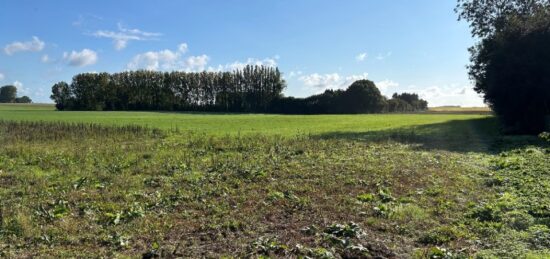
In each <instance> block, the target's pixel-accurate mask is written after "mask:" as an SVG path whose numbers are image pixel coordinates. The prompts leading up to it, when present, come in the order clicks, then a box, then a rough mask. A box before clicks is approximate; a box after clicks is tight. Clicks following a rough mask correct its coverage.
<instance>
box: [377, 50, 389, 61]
mask: <svg viewBox="0 0 550 259" xmlns="http://www.w3.org/2000/svg"><path fill="white" fill-rule="evenodd" d="M391 55H392V52H391V51H388V52H386V53H379V54H378V55H377V56H376V59H377V60H384V59H386V58H389V57H391Z"/></svg>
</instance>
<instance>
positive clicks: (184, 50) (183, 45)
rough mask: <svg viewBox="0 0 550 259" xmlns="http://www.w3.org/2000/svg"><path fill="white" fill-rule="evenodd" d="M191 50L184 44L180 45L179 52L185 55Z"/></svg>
mask: <svg viewBox="0 0 550 259" xmlns="http://www.w3.org/2000/svg"><path fill="white" fill-rule="evenodd" d="M188 49H189V48H188V47H187V43H182V44H180V45H178V51H179V52H180V53H182V54H185V53H186V52H187V50H188Z"/></svg>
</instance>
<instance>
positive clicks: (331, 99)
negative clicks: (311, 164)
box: [272, 80, 428, 114]
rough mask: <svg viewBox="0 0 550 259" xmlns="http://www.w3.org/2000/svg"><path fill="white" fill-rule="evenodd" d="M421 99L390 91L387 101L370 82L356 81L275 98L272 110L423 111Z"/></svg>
mask: <svg viewBox="0 0 550 259" xmlns="http://www.w3.org/2000/svg"><path fill="white" fill-rule="evenodd" d="M427 108H428V103H427V102H426V101H425V100H422V99H419V98H418V95H417V94H408V93H403V94H401V95H398V94H394V97H393V98H392V99H390V100H386V98H385V97H384V96H382V95H381V93H380V90H378V88H377V87H376V85H375V84H374V82H372V81H369V80H358V81H356V82H354V83H353V84H352V85H350V86H349V87H348V88H347V89H346V90H345V91H344V90H331V89H328V90H326V91H325V92H324V93H322V94H317V95H312V96H310V97H307V98H294V97H281V98H278V99H275V100H274V101H273V104H272V111H273V112H276V113H283V114H357V113H381V112H412V111H424V110H426V109H427Z"/></svg>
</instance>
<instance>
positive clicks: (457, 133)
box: [313, 117, 547, 153]
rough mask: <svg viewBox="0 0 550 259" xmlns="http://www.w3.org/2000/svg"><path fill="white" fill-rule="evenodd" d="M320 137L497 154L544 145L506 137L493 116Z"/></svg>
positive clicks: (534, 138)
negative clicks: (500, 131) (390, 142)
mask: <svg viewBox="0 0 550 259" xmlns="http://www.w3.org/2000/svg"><path fill="white" fill-rule="evenodd" d="M313 137H314V138H319V139H347V140H355V141H365V142H385V141H392V142H398V143H403V144H412V145H416V146H417V148H419V149H423V150H447V151H453V152H483V153H499V152H503V151H507V150H511V149H515V148H521V147H525V146H530V145H533V146H544V145H547V143H545V142H544V141H542V140H541V139H540V138H538V137H537V136H526V135H522V136H506V135H502V134H500V133H499V125H498V121H497V119H496V118H494V117H488V118H481V119H469V120H452V121H447V122H444V123H436V124H427V125H420V126H409V127H402V128H396V129H389V130H381V131H364V132H329V133H324V134H320V135H315V136H313Z"/></svg>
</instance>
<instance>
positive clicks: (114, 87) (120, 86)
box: [50, 66, 427, 114]
mask: <svg viewBox="0 0 550 259" xmlns="http://www.w3.org/2000/svg"><path fill="white" fill-rule="evenodd" d="M284 87H285V82H284V80H283V79H282V77H281V73H280V72H279V70H278V69H277V68H271V67H263V66H247V67H245V68H244V69H243V70H235V71H232V72H201V73H185V72H171V73H162V72H154V71H129V72H122V73H115V74H112V75H111V74H107V73H99V74H96V73H85V74H79V75H76V76H74V77H73V80H72V82H71V84H67V83H65V82H59V83H56V84H54V85H53V86H52V95H51V96H50V98H51V99H52V100H54V101H55V103H56V108H57V109H58V110H93V111H95V110H98V111H102V110H163V111H171V110H181V111H225V112H266V113H284V114H343V113H348V114H356V113H380V112H382V111H388V103H387V102H386V99H385V97H383V96H382V95H381V94H380V91H379V90H378V88H376V86H375V85H374V83H373V82H372V81H369V80H359V81H356V82H354V83H353V84H352V85H350V86H349V87H348V89H347V90H345V91H342V90H336V91H334V90H327V91H325V92H324V93H323V94H319V95H313V96H310V97H308V98H303V99H302V98H293V97H283V96H282V90H283V89H284ZM396 96H397V97H396ZM394 97H395V98H397V99H399V100H403V103H404V105H402V106H399V105H397V106H391V110H390V111H391V112H400V111H417V110H425V109H426V108H427V102H426V101H424V100H419V98H418V95H416V94H407V93H404V94H402V95H395V96H394ZM409 97H410V98H409ZM395 98H394V99H395ZM392 100H393V99H392Z"/></svg>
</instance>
